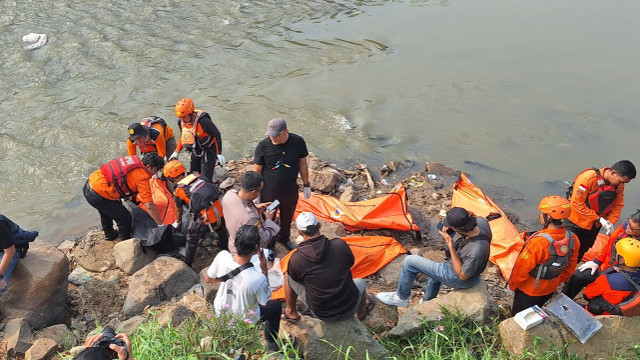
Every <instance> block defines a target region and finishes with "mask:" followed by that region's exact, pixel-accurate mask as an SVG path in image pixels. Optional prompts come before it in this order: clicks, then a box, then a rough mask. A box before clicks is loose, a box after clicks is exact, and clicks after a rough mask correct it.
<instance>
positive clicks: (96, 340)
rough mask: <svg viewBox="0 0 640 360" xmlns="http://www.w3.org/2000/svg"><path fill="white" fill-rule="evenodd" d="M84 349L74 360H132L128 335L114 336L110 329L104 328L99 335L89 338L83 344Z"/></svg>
mask: <svg viewBox="0 0 640 360" xmlns="http://www.w3.org/2000/svg"><path fill="white" fill-rule="evenodd" d="M84 347H85V348H86V349H84V350H82V351H81V352H80V353H79V354H78V356H76V357H75V360H103V359H104V360H107V359H119V360H133V355H132V354H131V340H130V339H129V335H127V334H124V333H122V334H118V335H116V334H115V331H114V330H113V329H112V328H110V327H105V328H104V330H103V331H102V333H100V334H96V335H91V336H89V337H88V338H87V341H85V342H84Z"/></svg>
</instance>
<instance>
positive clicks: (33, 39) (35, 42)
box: [22, 33, 47, 50]
mask: <svg viewBox="0 0 640 360" xmlns="http://www.w3.org/2000/svg"><path fill="white" fill-rule="evenodd" d="M22 41H24V42H28V43H32V44H29V45H27V46H25V47H24V49H25V50H34V49H37V48H39V47H41V46H43V45H44V44H46V43H47V35H46V34H36V33H29V34H27V35H25V36H23V37H22Z"/></svg>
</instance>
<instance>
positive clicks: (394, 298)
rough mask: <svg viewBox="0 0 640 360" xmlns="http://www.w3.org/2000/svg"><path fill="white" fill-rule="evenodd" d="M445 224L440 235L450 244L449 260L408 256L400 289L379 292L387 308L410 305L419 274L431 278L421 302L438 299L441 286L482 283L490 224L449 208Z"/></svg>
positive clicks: (467, 213) (454, 208) (487, 257)
mask: <svg viewBox="0 0 640 360" xmlns="http://www.w3.org/2000/svg"><path fill="white" fill-rule="evenodd" d="M443 223H444V227H443V228H442V230H438V233H439V234H440V235H441V236H442V238H443V239H444V241H445V242H446V244H447V248H448V252H449V257H448V259H447V260H445V262H443V263H438V262H435V261H433V260H430V259H426V258H423V257H422V256H417V255H409V256H407V257H406V258H405V259H404V262H403V263H402V271H401V272H400V279H399V280H398V288H397V290H396V291H392V292H381V293H378V294H377V295H376V297H377V298H378V300H380V301H381V302H383V303H385V304H387V305H394V306H409V296H410V295H411V287H412V286H413V281H414V280H415V278H416V276H417V275H418V274H425V275H427V276H428V277H429V280H428V281H427V286H426V287H425V289H424V297H423V299H422V300H420V303H422V302H424V301H428V300H431V299H433V298H435V297H436V296H438V291H439V290H440V285H442V284H445V285H447V286H448V287H451V288H453V289H467V288H470V287H472V286H474V285H476V284H477V283H478V282H479V281H480V273H482V272H483V271H484V269H485V268H486V267H487V263H488V261H489V243H490V242H491V229H490V228H489V223H488V222H487V220H486V219H485V218H483V217H481V216H478V217H476V216H473V215H472V214H470V213H469V212H468V211H467V210H465V209H463V208H461V207H453V208H451V209H449V211H447V216H446V218H445V219H444V221H443ZM456 234H458V236H457V237H456V239H455V240H453V239H452V236H455V235H456Z"/></svg>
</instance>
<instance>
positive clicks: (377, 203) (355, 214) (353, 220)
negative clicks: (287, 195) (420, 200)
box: [294, 183, 420, 231]
mask: <svg viewBox="0 0 640 360" xmlns="http://www.w3.org/2000/svg"><path fill="white" fill-rule="evenodd" d="M303 211H309V212H312V213H313V214H314V215H315V216H316V217H317V218H318V219H321V220H324V221H328V222H341V223H343V224H344V227H345V228H346V229H347V230H349V231H357V230H363V229H370V230H372V229H395V230H405V231H409V230H415V231H419V230H420V228H418V227H417V226H416V225H415V224H414V223H413V219H412V218H411V215H410V214H409V212H408V211H407V194H406V192H405V189H404V186H403V185H402V183H398V185H396V186H395V187H394V188H393V189H391V191H390V192H389V193H388V194H387V195H386V196H383V197H379V198H375V199H370V200H364V201H357V202H341V201H340V200H338V199H336V198H335V197H333V196H328V195H318V194H313V195H312V196H311V197H310V198H309V199H305V198H304V196H300V199H299V200H298V205H297V207H296V212H295V215H294V217H297V216H298V214H300V213H301V212H303Z"/></svg>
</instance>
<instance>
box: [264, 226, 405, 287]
mask: <svg viewBox="0 0 640 360" xmlns="http://www.w3.org/2000/svg"><path fill="white" fill-rule="evenodd" d="M342 239H343V240H344V241H346V242H347V244H349V248H350V249H351V252H353V257H354V258H355V262H354V264H353V266H352V267H351V275H352V276H353V277H354V278H365V277H367V276H369V275H371V274H375V273H376V272H377V271H378V270H380V269H382V268H383V267H384V266H385V265H387V264H388V263H390V262H391V261H392V260H393V259H395V258H396V256H398V255H400V254H405V253H406V252H407V250H405V249H404V248H403V247H402V245H401V244H400V243H399V242H398V241H397V240H396V239H394V238H392V237H387V236H348V237H343V238H342ZM294 251H296V250H293V251H291V252H289V253H288V254H287V255H286V256H285V257H284V258H282V260H280V267H281V268H282V273H283V274H284V273H286V272H287V268H288V265H289V258H290V257H291V254H293V252H294ZM271 298H272V299H284V288H279V289H278V290H276V291H274V292H273V294H271Z"/></svg>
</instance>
